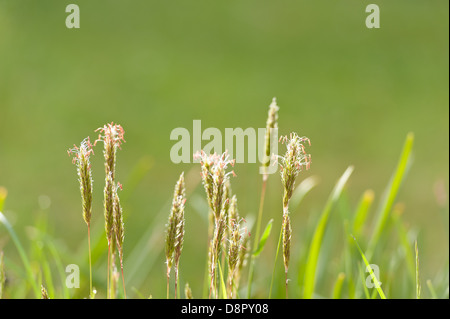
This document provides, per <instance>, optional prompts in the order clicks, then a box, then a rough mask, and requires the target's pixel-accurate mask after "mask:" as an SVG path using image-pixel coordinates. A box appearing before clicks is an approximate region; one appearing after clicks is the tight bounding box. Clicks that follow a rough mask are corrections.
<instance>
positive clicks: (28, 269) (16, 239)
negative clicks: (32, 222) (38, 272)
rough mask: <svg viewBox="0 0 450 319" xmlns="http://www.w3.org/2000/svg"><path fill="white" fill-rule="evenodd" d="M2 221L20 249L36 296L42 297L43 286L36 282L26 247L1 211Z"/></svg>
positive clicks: (0, 220)
mask: <svg viewBox="0 0 450 319" xmlns="http://www.w3.org/2000/svg"><path fill="white" fill-rule="evenodd" d="M0 223H1V224H3V225H4V226H5V227H6V230H7V231H8V232H9V234H10V235H11V238H12V240H13V242H14V244H15V245H16V248H17V250H18V251H19V255H20V258H21V259H22V262H23V265H24V266H25V270H26V273H27V277H28V281H29V283H30V285H31V287H32V288H33V291H34V294H35V295H36V298H38V299H39V298H41V288H40V287H39V285H38V284H37V283H36V281H35V279H34V275H33V271H32V269H31V264H30V261H29V260H28V257H27V254H26V253H25V249H24V248H23V246H22V244H21V243H20V240H19V237H17V235H16V233H15V232H14V229H13V228H12V226H11V224H10V223H9V221H8V220H7V219H6V217H5V215H3V213H2V212H0Z"/></svg>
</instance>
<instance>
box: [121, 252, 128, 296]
mask: <svg viewBox="0 0 450 319" xmlns="http://www.w3.org/2000/svg"><path fill="white" fill-rule="evenodd" d="M120 271H121V273H122V285H123V296H124V298H125V299H127V291H126V290H125V277H124V275H123V258H122V257H120Z"/></svg>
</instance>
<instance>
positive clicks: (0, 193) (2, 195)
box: [0, 187, 8, 212]
mask: <svg viewBox="0 0 450 319" xmlns="http://www.w3.org/2000/svg"><path fill="white" fill-rule="evenodd" d="M7 195H8V191H7V190H6V188H4V187H0V212H1V211H2V210H3V205H4V204H5V200H6V196H7Z"/></svg>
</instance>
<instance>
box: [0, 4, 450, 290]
mask: <svg viewBox="0 0 450 319" xmlns="http://www.w3.org/2000/svg"><path fill="white" fill-rule="evenodd" d="M69 3H71V2H70V1H51V0H41V1H25V0H15V1H10V0H0V186H3V187H4V188H6V189H7V191H8V198H7V200H6V202H5V207H4V214H5V215H6V216H7V218H8V219H9V220H10V221H11V223H12V224H13V225H14V228H15V230H16V232H17V233H18V235H19V238H20V240H21V241H22V242H23V244H24V245H25V247H30V246H32V245H33V234H34V233H33V231H32V230H33V227H34V225H35V224H36V222H37V221H41V222H42V220H45V224H46V228H47V230H48V232H49V234H51V235H52V238H53V241H54V242H55V243H57V247H58V250H59V252H60V253H61V255H62V256H63V262H64V263H65V264H68V263H75V264H79V265H80V267H85V266H86V264H87V259H86V256H87V255H86V248H87V241H86V225H85V224H84V222H83V220H82V217H81V203H80V196H79V188H78V183H77V179H76V171H75V167H74V166H73V165H72V163H71V158H69V157H68V156H67V152H66V150H67V149H68V148H70V147H72V145H73V144H79V142H80V141H81V140H82V139H83V138H85V137H86V136H90V137H91V139H95V138H96V137H97V133H95V132H94V130H95V129H96V128H98V127H100V126H103V125H104V124H105V123H108V122H112V121H114V122H117V123H119V124H121V125H122V126H123V127H124V129H125V131H126V133H125V139H126V141H127V142H126V143H125V144H124V145H123V147H122V150H121V151H120V152H119V154H118V163H117V179H118V180H119V181H121V182H122V183H123V184H124V191H123V194H122V195H123V197H124V198H123V204H124V209H125V214H126V238H125V248H124V249H125V255H126V260H125V276H126V279H127V281H128V286H129V287H133V288H129V289H130V290H129V291H130V292H129V294H130V296H135V297H137V296H140V294H142V295H143V296H145V297H147V296H148V295H150V294H151V295H152V296H153V297H156V298H158V297H159V298H161V297H165V277H164V269H165V268H164V267H165V266H164V258H163V254H162V250H161V248H162V247H163V245H164V241H163V240H164V239H163V238H164V237H163V235H164V224H165V223H166V219H167V215H168V207H169V206H168V205H169V203H170V200H171V196H172V192H173V185H174V183H175V181H176V180H177V178H178V176H179V174H180V173H181V172H182V171H185V172H186V174H187V176H188V180H187V187H188V192H190V196H189V198H188V206H187V210H186V217H187V221H186V242H185V250H184V252H183V256H182V260H181V267H182V273H181V276H182V282H183V283H184V282H186V281H189V282H190V283H191V287H192V289H193V293H194V296H198V297H199V296H201V294H202V284H201V283H202V281H203V269H204V260H205V256H206V255H205V254H206V249H207V243H206V238H207V233H206V229H207V223H206V218H205V216H206V212H205V207H204V200H203V198H204V191H203V189H202V187H201V184H199V176H198V172H199V170H198V164H174V163H172V162H171V161H170V157H169V152H170V149H171V147H172V146H173V145H174V141H171V140H170V139H169V136H170V132H171V131H172V130H173V129H174V128H176V127H185V128H187V129H188V130H189V131H190V132H192V121H193V120H194V119H200V120H202V128H203V129H204V128H207V127H216V128H219V129H220V130H222V131H223V132H224V129H225V128H227V127H230V128H235V127H242V128H247V127H253V128H259V127H265V121H266V117H267V108H268V105H269V104H270V102H271V100H272V97H274V96H276V97H277V100H278V105H279V106H280V111H279V130H280V133H281V134H288V133H289V132H292V131H296V132H298V133H299V134H300V135H306V136H308V137H309V138H310V139H311V141H312V146H311V147H310V148H309V152H310V153H311V154H312V158H313V163H312V167H311V170H310V171H308V172H307V173H305V174H303V175H302V176H301V178H300V179H302V178H305V177H307V176H311V175H314V176H316V177H317V178H318V180H319V181H320V183H319V185H318V186H317V187H315V188H314V189H313V190H312V191H311V193H310V194H308V196H307V198H305V200H304V202H303V203H302V205H301V208H300V209H298V211H296V212H295V216H294V217H293V228H294V235H293V236H294V239H293V241H294V242H296V239H298V238H300V235H299V234H300V233H301V232H302V230H304V229H306V228H307V225H309V224H311V223H312V224H314V223H315V222H316V221H317V218H318V214H319V213H320V211H321V209H322V208H323V205H324V203H325V200H326V198H327V197H328V195H329V193H330V192H331V189H332V187H333V185H334V183H335V182H336V180H337V179H338V178H339V176H340V175H341V174H342V173H343V172H344V170H345V169H346V167H347V166H349V165H354V167H355V171H354V173H353V175H352V177H351V179H350V181H349V185H348V188H347V196H348V203H349V205H350V207H351V209H354V208H355V207H356V205H357V202H358V200H359V198H360V196H361V194H362V193H363V191H364V190H366V189H373V190H374V192H375V194H376V198H375V202H377V201H378V200H379V199H380V197H381V194H382V192H383V189H384V188H385V187H386V185H387V183H388V181H389V179H390V176H391V174H392V172H393V171H394V169H395V166H396V163H397V160H398V158H399V156H400V152H401V148H402V145H403V142H404V140H405V137H406V135H407V133H408V132H413V133H414V135H415V144H414V163H413V165H412V167H411V169H410V171H409V174H408V176H407V178H406V180H405V182H404V184H403V185H402V188H401V191H400V193H399V197H398V201H400V202H402V203H403V204H404V205H405V212H404V216H403V218H404V219H405V221H406V223H407V224H408V225H409V226H410V227H411V229H413V230H414V231H416V232H417V233H418V234H419V235H418V236H419V242H420V247H421V267H422V269H421V271H422V276H423V278H434V277H435V274H436V273H437V272H438V271H439V270H441V269H442V268H443V267H445V264H446V263H447V262H448V219H447V218H448V217H447V216H448V208H447V207H448V206H447V199H446V198H447V196H448V184H449V183H448V182H449V178H448V176H449V171H448V163H449V157H448V154H449V139H448V136H449V116H448V115H449V108H448V102H449V99H448V98H449V96H448V84H449V83H448V82H449V81H448V49H449V46H448V44H449V42H448V9H449V8H448V1H444V0H442V1H432V2H429V1H394V2H392V1H383V0H378V1H376V4H378V5H379V7H380V10H381V28H380V29H367V28H366V26H365V19H366V16H367V15H368V14H367V13H366V12H365V7H366V5H367V4H369V3H371V2H368V1H349V0H344V1H314V2H311V1H287V0H286V1H284V0H283V1H260V0H259V1H255V0H248V1H237V0H231V1H226V2H217V1H214V2H211V1H204V0H200V1H104V0H101V1H100V0H99V1H83V0H79V1H74V3H76V4H78V5H79V6H80V11H81V28H80V29H67V28H66V26H65V19H66V16H67V15H68V14H67V13H66V12H65V7H66V5H68V4H69ZM205 143H206V142H204V143H203V145H204V144H205ZM279 149H280V153H281V152H282V151H283V150H284V148H283V146H281V145H280V148H279ZM92 161H93V163H92V165H93V170H94V179H95V182H94V196H95V197H94V211H93V224H94V227H95V229H96V234H97V238H98V242H99V244H98V249H97V253H96V256H97V257H96V263H95V265H94V272H95V273H96V277H95V278H94V279H95V281H94V285H95V286H97V287H98V289H99V294H100V295H101V294H102V291H101V290H102V285H103V284H104V278H106V275H104V273H106V267H105V266H104V265H105V264H104V262H105V259H106V254H104V253H103V251H102V245H106V240H103V237H102V236H104V235H103V234H102V231H103V211H102V198H103V194H102V190H103V186H104V181H103V179H104V176H103V164H102V161H103V158H102V150H101V146H100V147H96V149H95V156H94V158H93V160H92ZM235 172H236V173H237V175H238V177H236V178H233V179H232V188H233V192H234V193H236V194H237V196H238V199H239V209H240V213H241V215H243V216H247V217H248V218H249V219H250V220H251V219H252V216H255V215H256V213H257V209H258V204H259V196H260V188H261V182H260V180H261V176H260V175H259V174H258V165H257V164H241V165H238V166H237V167H235ZM281 194H282V190H281V183H280V179H279V175H278V174H276V175H273V176H271V177H270V179H269V184H268V191H267V198H266V207H265V216H264V220H263V224H265V223H266V222H267V220H269V218H274V219H275V221H274V225H275V227H274V229H279V225H280V220H281ZM375 206H376V205H375ZM375 208H376V207H375ZM372 219H373V218H371V220H372ZM370 225H371V224H369V225H368V231H370ZM274 234H275V235H274ZM274 234H272V235H271V239H270V241H269V243H268V246H267V249H266V250H265V251H264V253H263V254H262V255H261V257H260V258H261V259H262V260H265V261H267V263H264V262H259V263H258V266H257V270H256V271H257V276H259V278H261V279H260V282H264V281H265V282H267V280H268V278H270V275H271V270H272V268H271V267H272V266H271V265H272V261H273V256H274V251H275V246H276V241H277V234H278V231H276V232H274ZM339 240H340V239H336V241H339ZM103 242H104V243H103ZM102 243H103V244H102ZM306 248H307V246H306V244H305V245H303V246H302V244H298V246H297V247H296V248H293V250H294V253H293V254H294V256H296V254H301V252H299V250H301V249H306ZM0 249H2V250H4V251H5V256H7V262H8V264H9V265H11V266H13V265H20V259H19V258H18V257H17V254H16V250H15V247H14V246H13V244H12V242H11V240H10V239H9V237H8V235H7V233H6V232H5V229H4V228H3V229H2V227H0ZM30 249H31V248H30ZM294 258H295V257H294ZM266 264H267V265H266ZM330 267H332V266H330ZM325 269H327V268H326V267H325ZM83 271H84V272H83V277H82V283H83V284H84V286H83V287H82V289H81V290H80V291H81V292H77V293H75V295H76V296H85V295H86V291H87V290H86V286H85V284H86V283H87V281H85V280H86V278H88V277H86V275H88V274H87V273H86V272H85V271H86V268H83ZM325 272H326V271H325ZM11 273H12V274H11V276H12V279H11V280H12V283H14V278H15V280H16V281H20V279H19V278H18V277H19V274H17V273H14V272H13V271H11ZM19 273H20V272H19ZM257 283H258V281H257ZM318 285H319V286H318V290H319V291H321V290H322V292H324V294H326V292H327V291H329V289H330V283H329V282H323V283H322V282H321V281H319V283H318ZM258 287H259V286H257V287H256V288H255V289H256V290H255V294H256V296H261V297H264V296H265V293H266V292H265V291H264V288H263V286H261V287H259V288H258ZM281 288H282V287H281ZM294 296H295V294H294ZM12 297H14V295H13V296H12ZM17 297H21V296H20V294H19V293H18V296H17Z"/></svg>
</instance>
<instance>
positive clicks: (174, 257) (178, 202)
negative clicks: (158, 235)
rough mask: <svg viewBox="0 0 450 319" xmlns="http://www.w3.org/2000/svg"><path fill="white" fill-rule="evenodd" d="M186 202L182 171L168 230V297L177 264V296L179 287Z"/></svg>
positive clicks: (174, 195)
mask: <svg viewBox="0 0 450 319" xmlns="http://www.w3.org/2000/svg"><path fill="white" fill-rule="evenodd" d="M185 204H186V186H185V183H184V172H183V173H181V175H180V177H179V179H178V181H177V183H176V185H175V190H174V194H173V200H172V209H171V211H170V214H169V221H168V223H167V226H166V227H167V232H166V266H167V272H166V275H167V298H169V279H170V270H171V269H172V265H174V266H175V298H177V288H178V265H179V262H180V257H181V251H182V249H183V242H184V225H185V219H184V207H185Z"/></svg>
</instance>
